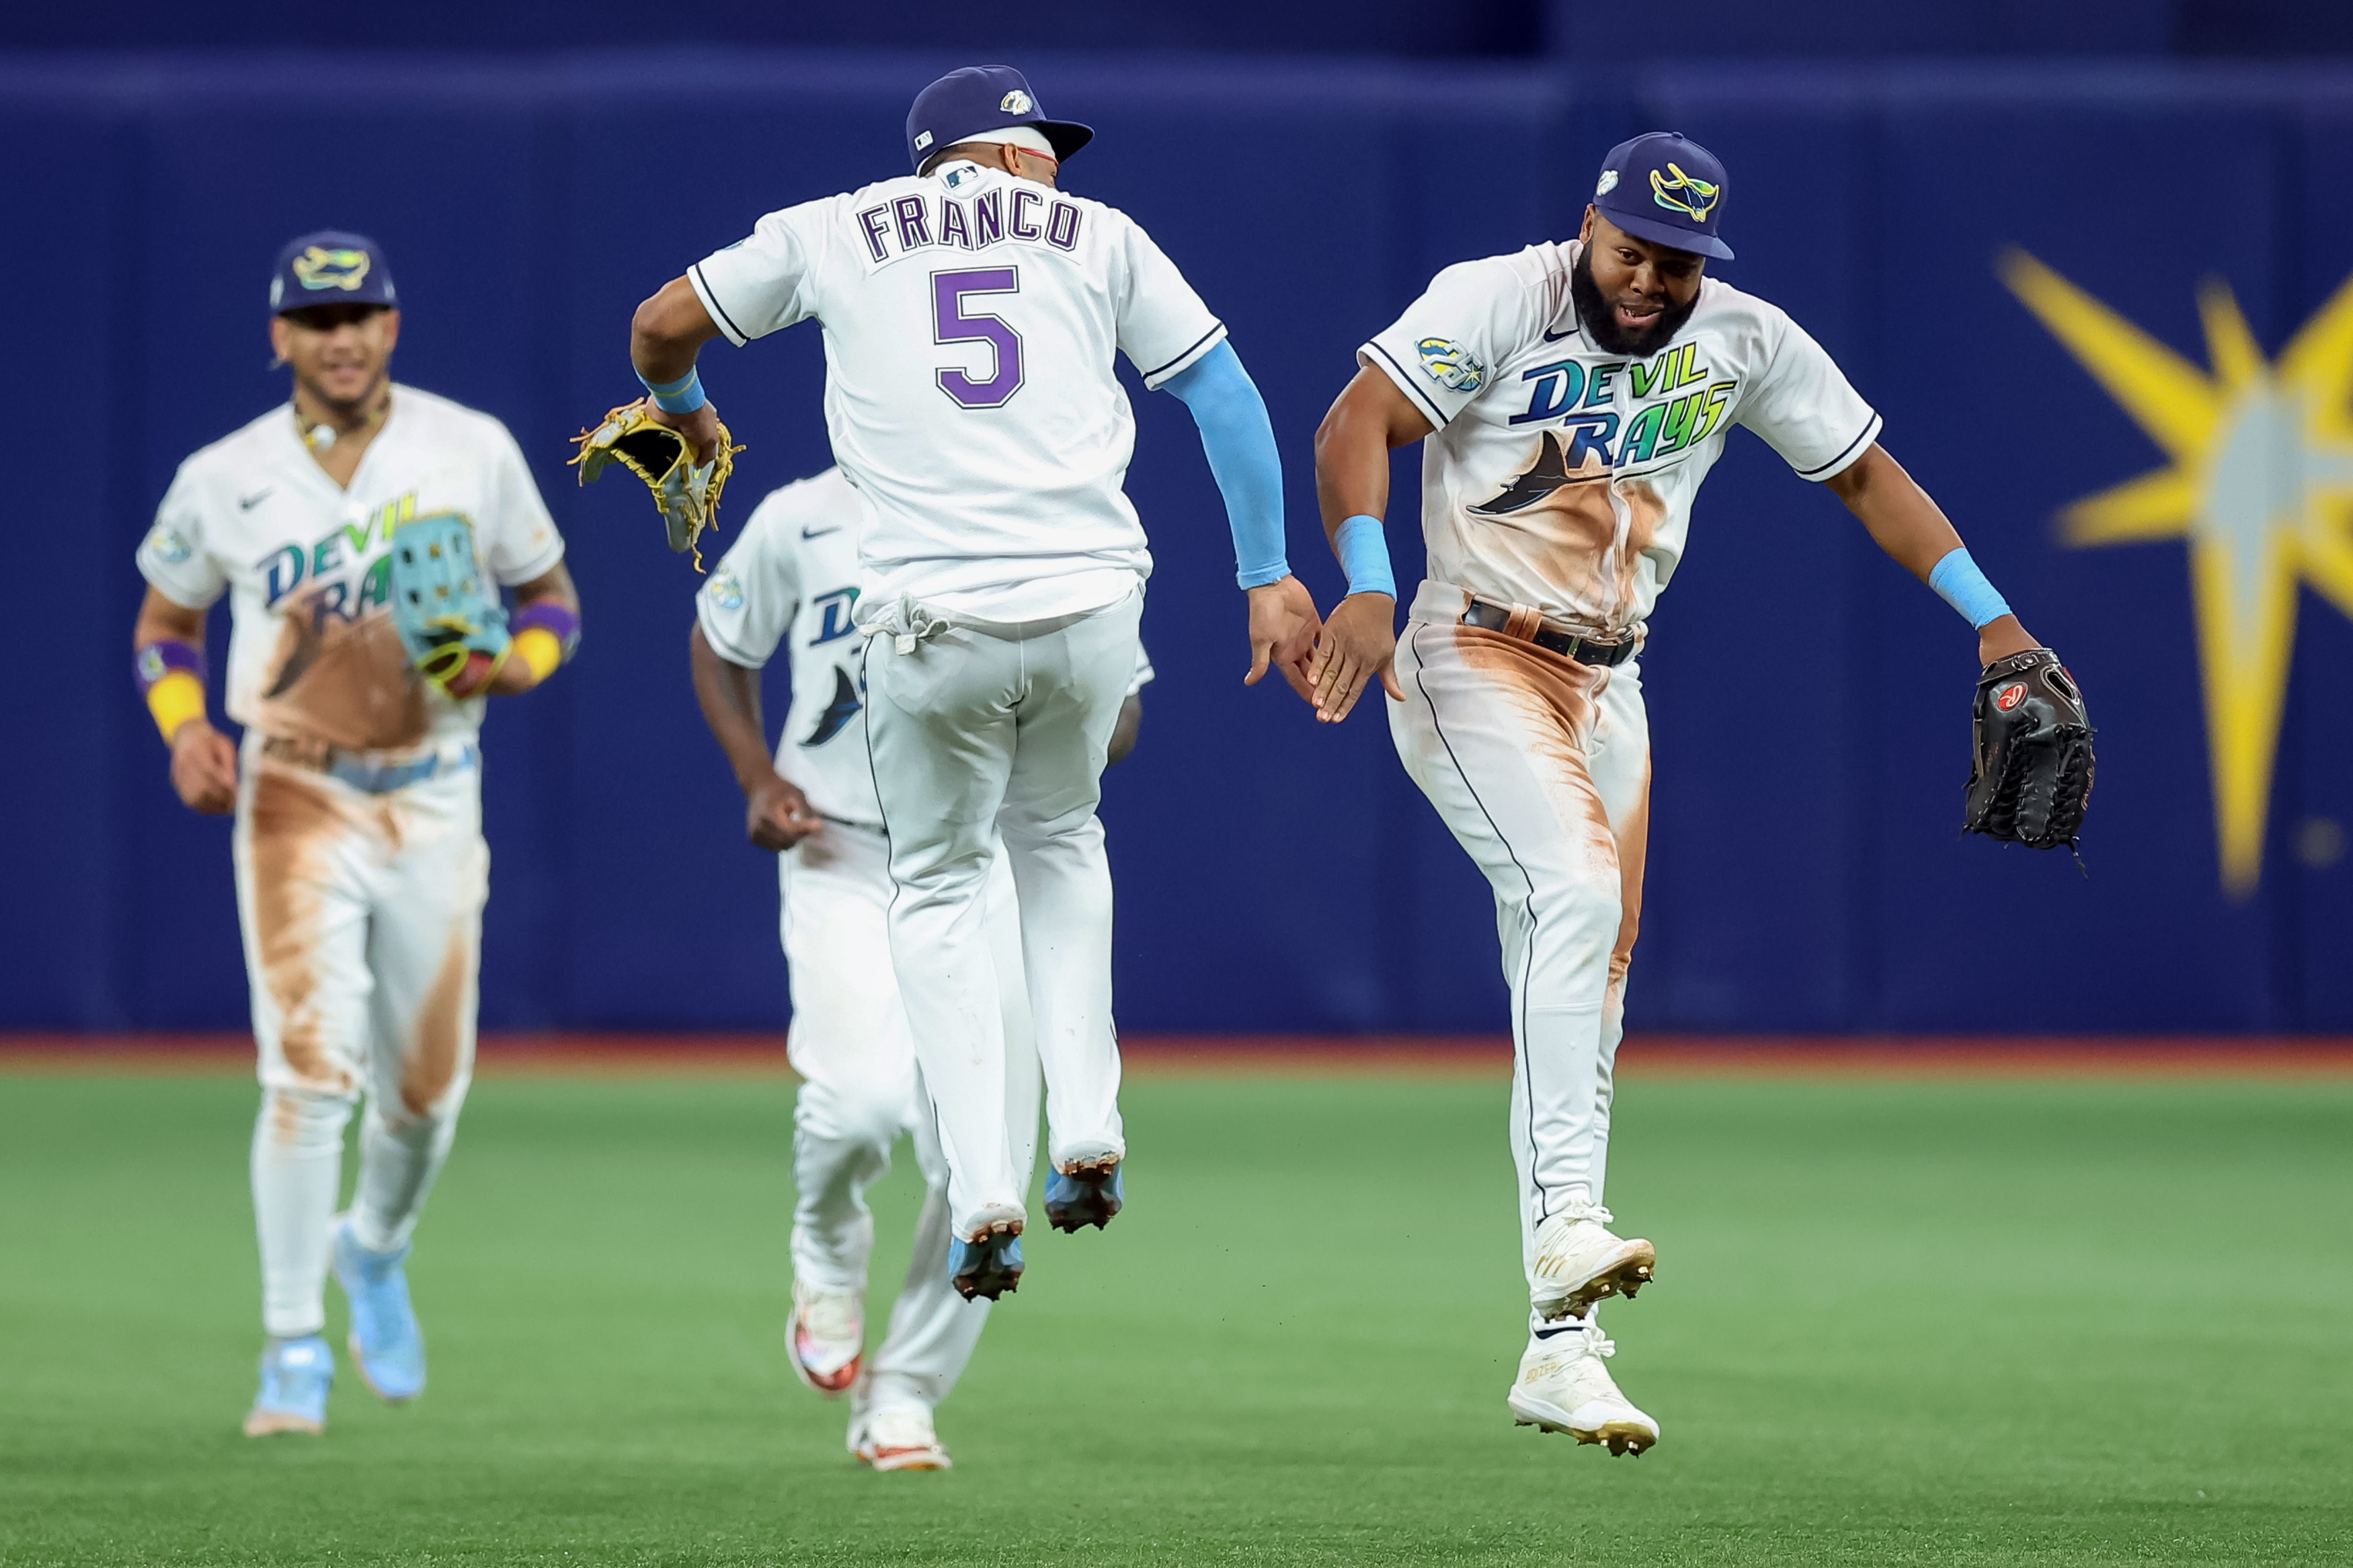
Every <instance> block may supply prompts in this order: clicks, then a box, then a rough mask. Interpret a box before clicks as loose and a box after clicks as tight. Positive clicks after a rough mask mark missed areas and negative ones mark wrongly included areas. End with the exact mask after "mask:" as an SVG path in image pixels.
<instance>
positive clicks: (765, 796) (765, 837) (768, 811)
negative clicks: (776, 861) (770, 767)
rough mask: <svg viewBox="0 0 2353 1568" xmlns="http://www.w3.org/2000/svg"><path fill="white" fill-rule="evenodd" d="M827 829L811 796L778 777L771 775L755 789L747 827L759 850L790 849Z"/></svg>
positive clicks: (754, 787) (745, 821)
mask: <svg viewBox="0 0 2353 1568" xmlns="http://www.w3.org/2000/svg"><path fill="white" fill-rule="evenodd" d="M822 826H825V819H824V818H822V817H820V816H818V814H817V812H816V811H815V809H814V808H812V807H811V806H810V805H809V803H808V796H807V795H803V794H802V793H801V792H800V791H799V790H798V789H796V788H795V787H794V786H793V785H792V784H790V783H789V782H787V781H786V780H785V779H783V778H780V777H778V776H777V775H776V774H775V773H770V774H769V775H768V777H767V779H766V780H765V782H763V783H761V784H754V785H753V786H752V795H751V800H750V803H749V805H748V806H747V808H746V809H745V811H744V830H745V831H746V832H747V833H749V834H750V835H751V836H752V842H753V843H754V844H755V845H757V846H758V847H761V848H763V849H772V850H777V851H782V850H786V849H790V848H791V847H793V846H794V845H796V844H798V843H799V842H800V841H801V840H802V839H804V838H807V837H808V836H809V835H810V834H812V833H815V832H816V831H818V829H819V828H820V827H822Z"/></svg>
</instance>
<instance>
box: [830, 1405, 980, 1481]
mask: <svg viewBox="0 0 2353 1568" xmlns="http://www.w3.org/2000/svg"><path fill="white" fill-rule="evenodd" d="M849 1451H850V1452H851V1453H853V1454H855V1455H857V1456H858V1457H859V1458H861V1459H863V1460H865V1461H866V1462H867V1463H868V1464H870V1465H871V1466H873V1467H874V1468H876V1469H878V1470H944V1469H950V1468H954V1465H955V1461H954V1460H952V1459H950V1458H948V1451H947V1450H946V1449H945V1448H944V1447H941V1446H940V1436H939V1434H938V1433H937V1432H936V1431H934V1430H933V1428H932V1413H931V1412H930V1411H928V1410H926V1409H924V1408H923V1406H922V1405H885V1406H883V1407H882V1408H881V1409H880V1410H876V1411H872V1412H870V1413H868V1414H866V1415H862V1416H860V1418H859V1419H858V1420H857V1421H856V1422H854V1423H852V1424H851V1426H850V1429H849Z"/></svg>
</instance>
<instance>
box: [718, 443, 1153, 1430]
mask: <svg viewBox="0 0 2353 1568" xmlns="http://www.w3.org/2000/svg"><path fill="white" fill-rule="evenodd" d="M859 517H860V506H859V500H858V492H857V491H856V490H854V489H851V488H850V485H849V480H848V479H844V478H843V477H842V473H841V470H840V469H839V468H828V469H827V470H826V471H825V472H823V473H821V474H819V475H818V476H817V477H816V478H814V479H803V480H801V481H800V482H799V483H797V484H792V485H786V486H785V487H784V488H783V489H779V490H776V491H775V492H773V493H771V494H770V495H769V496H768V497H767V499H766V500H763V501H762V502H761V503H760V505H759V506H758V507H757V508H756V509H755V510H754V511H753V513H752V516H751V520H750V521H747V522H746V523H745V524H744V530H743V532H742V533H741V534H740V535H738V536H737V538H736V541H735V544H734V548H733V549H731V550H730V551H728V552H727V555H726V558H725V559H724V560H723V561H722V562H721V563H719V566H718V568H717V569H716V570H715V571H713V572H712V574H711V577H710V579H709V581H707V582H706V583H704V584H703V586H702V594H701V595H699V596H698V598H697V600H696V605H695V615H696V626H695V629H694V631H693V633H692V635H691V637H690V639H689V640H690V643H691V650H692V656H693V666H694V687H695V692H696V695H697V696H698V697H699V698H700V699H701V700H702V711H703V717H704V718H705V719H706V720H707V721H709V723H710V725H711V732H712V734H713V735H714V736H716V737H717V738H718V741H719V743H720V746H721V748H722V749H723V750H724V751H725V752H726V753H727V757H728V761H729V763H730V764H731V765H732V766H733V768H734V770H735V776H736V781H737V782H738V783H739V784H742V785H743V788H744V796H745V798H746V800H747V801H748V802H749V809H748V811H747V813H746V817H747V822H746V830H747V832H748V834H749V836H750V837H751V840H752V842H753V843H754V844H755V845H758V846H759V847H761V848H763V849H773V850H780V851H782V853H781V854H780V855H779V857H778V858H777V876H778V879H779V881H780V882H781V883H782V884H783V887H782V891H783V900H782V901H783V910H784V914H783V935H784V946H785V957H786V961H787V963H788V964H789V973H790V982H791V986H792V1001H793V1024H792V1032H791V1034H790V1036H789V1037H788V1039H787V1042H786V1044H787V1049H788V1050H789V1052H790V1054H791V1057H792V1062H793V1067H794V1069H795V1070H796V1071H797V1072H798V1073H799V1074H800V1077H801V1088H800V1093H799V1096H798V1097H797V1100H795V1102H794V1106H793V1174H794V1183H795V1185H796V1186H797V1188H798V1191H799V1202H798V1205H797V1208H796V1210H795V1212H794V1215H793V1317H792V1322H791V1324H790V1326H789V1328H788V1329H787V1331H786V1336H787V1342H788V1346H789V1351H790V1354H791V1357H792V1363H793V1368H794V1370H795V1371H796V1372H797V1373H799V1374H800V1377H801V1380H802V1381H803V1382H804V1383H807V1384H808V1385H809V1386H810V1387H811V1388H814V1389H816V1390H817V1391H818V1393H820V1394H826V1395H828V1397H830V1396H833V1395H838V1394H842V1393H845V1392H847V1393H848V1394H849V1396H850V1411H849V1450H850V1452H851V1453H853V1454H856V1455H857V1456H858V1457H859V1458H861V1459H864V1460H866V1461H867V1462H868V1463H870V1464H871V1465H872V1466H873V1467H874V1468H876V1469H881V1470H900V1469H945V1468H948V1456H947V1450H946V1448H945V1447H943V1446H942V1445H941V1443H940V1440H939V1435H938V1431H937V1429H936V1427H935V1426H934V1420H933V1412H934V1410H935V1409H937V1407H938V1406H939V1405H940V1403H941V1402H942V1401H943V1400H944V1399H945V1398H946V1397H947V1395H948V1392H949V1390H950V1389H952V1388H954V1387H955V1381H956V1378H957V1377H958V1375H959V1374H961V1373H963V1371H964V1368H965V1363H967V1362H969V1361H970V1360H971V1359H972V1352H973V1349H974V1347H975V1345H976V1344H977V1343H978V1342H979V1339H980V1331H981V1327H982V1325H983V1324H984V1323H986V1322H987V1317H988V1308H989V1302H988V1301H987V1300H978V1301H969V1302H967V1301H965V1300H962V1299H961V1298H959V1297H958V1296H957V1295H956V1294H955V1291H954V1290H953V1289H950V1288H949V1284H948V1268H947V1261H948V1208H947V1168H946V1165H945V1164H944V1162H943V1161H942V1159H941V1157H940V1152H939V1142H938V1140H937V1138H936V1137H935V1136H934V1133H933V1131H932V1119H931V1115H930V1112H929V1108H928V1107H927V1106H925V1105H924V1104H923V1086H922V1082H921V1080H920V1079H919V1077H918V1075H917V1073H916V1069H915V1050H914V1042H913V1039H912V1038H911V1037H909V1035H908V1031H907V1014H906V1009H905V1007H904V1005H902V1002H901V999H900V994H899V984H898V981H897V979H896V977H895V976H894V974H893V973H892V963H891V944H890V930H889V911H890V907H891V897H892V886H891V868H890V855H891V847H890V843H889V841H888V840H887V839H886V838H885V837H883V833H882V826H881V807H880V805H877V803H876V801H875V795H874V776H873V772H872V769H871V765H870V763H868V761H867V756H866V716H865V700H864V696H863V692H862V689H861V685H860V664H861V662H862V660H861V658H860V654H861V652H862V648H863V645H864V641H865V639H864V638H863V637H860V636H859V635H858V630H857V627H856V626H855V625H854V624H853V623H852V621H851V609H852V606H853V605H856V603H857V601H858V588H857V582H858V544H857V539H858V523H859ZM786 642H789V645H790V651H789V656H788V657H789V659H790V668H791V676H792V707H791V710H790V711H789V712H788V713H787V714H786V719H785V726H784V732H783V734H782V735H781V736H780V737H779V738H778V740H777V742H776V749H775V754H774V756H773V757H772V756H771V755H770V753H769V749H768V744H767V740H766V735H765V727H764V725H763V723H762V721H761V717H760V683H759V679H758V676H757V674H756V672H757V671H758V670H759V669H761V668H764V667H765V665H766V664H767V662H768V660H769V659H770V658H772V657H774V655H775V653H776V647H777V645H778V644H780V643H786ZM1151 678H1152V670H1151V667H1150V666H1149V665H1141V666H1139V667H1138V668H1137V670H1136V672H1135V675H1134V679H1133V681H1132V682H1131V690H1130V692H1129V694H1128V697H1127V700H1126V702H1125V704H1124V707H1123V709H1122V710H1121V715H1120V722H1119V725H1118V727H1117V728H1116V729H1115V730H1114V731H1113V733H1112V739H1111V744H1110V747H1109V760H1110V761H1112V762H1114V763H1115V762H1117V761H1119V760H1120V759H1121V758H1122V757H1124V756H1125V755H1126V754H1127V752H1128V751H1129V750H1130V749H1131V748H1133V747H1134V743H1135V734H1136V730H1137V726H1138V724H1139V723H1140V722H1141V719H1142V700H1141V699H1140V698H1139V697H1137V696H1136V695H1135V693H1136V691H1138V690H1140V689H1142V687H1143V685H1144V683H1145V681H1147V680H1149V679H1151ZM985 898H986V900H987V909H986V913H985V915H984V920H985V921H986V925H987V937H988V944H989V952H990V954H991V956H992V958H993V959H994V961H995V963H996V966H997V994H998V999H999V1001H1000V1003H1001V1005H1002V1006H1003V1009H1004V1018H1005V1062H1006V1106H1005V1115H1006V1121H1007V1129H1006V1131H1007V1138H1008V1142H1009V1143H1010V1144H1011V1147H1012V1150H1013V1163H1014V1167H1015V1173H1016V1174H1017V1175H1018V1177H1019V1178H1020V1181H1021V1184H1022V1185H1023V1187H1024V1189H1025V1190H1026V1189H1027V1187H1028V1184H1029V1171H1030V1166H1031V1163H1032V1162H1033V1161H1034V1160H1035V1158H1036V1155H1037V1146H1038V1100H1039V1094H1038V1053H1037V1048H1036V1044H1035V1041H1034V1039H1033V1038H1032V1036H1031V1032H1030V1027H1029V991H1028V987H1027V985H1026V984H1025V982H1024V979H1023V973H1022V967H1021V926H1020V921H1019V918H1018V913H1017V911H1016V910H1015V907H1014V898H1015V894H1014V889H1013V877H1012V872H1011V869H1010V868H1009V866H1008V862H1007V860H1006V859H1005V858H1004V857H1003V856H1001V855H1000V856H999V857H998V858H997V868H996V870H995V871H994V872H993V873H992V874H991V877H990V883H989V887H988V889H987V893H986V895H985ZM902 1133H911V1134H913V1138H914V1142H915V1158H916V1161H917V1163H918V1164H919V1165H920V1166H921V1168H922V1170H923V1179H924V1181H925V1182H926V1183H927V1184H929V1187H930V1193H929V1195H928V1196H927V1197H926V1199H925V1201H924V1205H923V1214H922V1215H921V1217H919V1218H918V1219H917V1221H916V1223H915V1245H914V1251H913V1257H912V1258H911V1259H910V1260H909V1263H908V1268H907V1282H906V1285H905V1287H904V1289H902V1290H901V1292H900V1294H899V1299H898V1302H897V1304H896V1305H895V1306H893V1307H892V1310H891V1325H890V1329H889V1331H888V1332H887V1333H886V1334H885V1336H884V1338H883V1342H882V1344H881V1348H880V1349H879V1350H877V1351H876V1352H875V1354H874V1357H873V1359H872V1361H871V1363H870V1362H868V1361H867V1360H866V1357H865V1348H866V1313H865V1297H866V1266H867V1259H868V1257H869V1255H870V1254H871V1252H872V1250H873V1244H874V1219H873V1215H872V1214H871V1212H870V1211H869V1210H868V1208H867V1206H866V1196H865V1194H866V1190H867V1189H868V1188H869V1187H871V1186H872V1185H873V1184H874V1183H875V1182H877V1181H879V1180H881V1177H882V1176H883V1175H884V1174H885V1173H888V1172H889V1170H890V1168H891V1146H892V1143H894V1142H897V1141H898V1139H899V1136H900V1135H901V1134H902Z"/></svg>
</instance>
